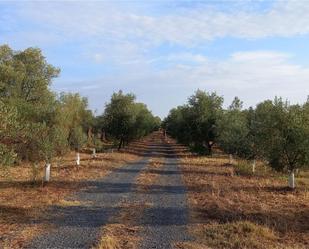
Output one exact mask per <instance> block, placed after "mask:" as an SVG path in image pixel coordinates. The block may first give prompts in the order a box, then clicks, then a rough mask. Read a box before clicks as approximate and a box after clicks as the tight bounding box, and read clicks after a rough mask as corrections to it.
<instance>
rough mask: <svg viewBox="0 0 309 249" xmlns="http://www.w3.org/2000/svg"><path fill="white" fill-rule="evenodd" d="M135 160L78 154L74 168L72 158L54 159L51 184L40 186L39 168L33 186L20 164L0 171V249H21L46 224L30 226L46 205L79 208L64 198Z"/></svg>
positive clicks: (29, 172)
mask: <svg viewBox="0 0 309 249" xmlns="http://www.w3.org/2000/svg"><path fill="white" fill-rule="evenodd" d="M138 158H139V157H137V156H134V155H130V154H124V153H104V154H98V157H97V158H96V159H92V158H91V155H89V154H81V165H80V166H79V167H76V166H75V154H74V153H71V154H69V155H67V156H66V157H64V158H63V159H61V160H60V159H57V160H56V162H57V163H58V165H57V166H55V165H56V164H55V163H54V164H53V165H52V178H51V179H52V181H51V182H50V183H48V184H46V185H45V186H44V187H43V186H42V182H41V180H40V179H42V177H43V168H40V169H39V170H38V176H37V179H39V180H38V181H36V182H35V183H33V167H32V166H31V165H30V164H26V163H24V164H22V165H20V166H16V167H13V168H11V169H10V170H9V172H8V171H4V170H3V169H0V203H1V204H0V248H21V247H22V246H23V245H24V244H25V243H26V242H27V241H29V240H31V239H32V238H33V237H34V236H36V235H37V234H38V233H39V232H41V231H42V230H45V229H47V228H48V224H34V222H33V221H36V220H39V219H40V217H42V216H43V214H44V215H46V214H45V210H46V209H47V208H48V207H49V206H50V205H66V206H72V205H79V204H80V203H79V204H77V203H73V202H70V201H65V200H64V198H65V197H66V196H68V195H69V194H71V193H72V192H74V191H76V190H80V189H82V188H84V187H85V184H84V181H87V180H88V179H95V178H100V177H103V176H105V175H107V174H108V173H110V172H111V171H112V170H113V169H115V168H117V167H120V166H121V165H124V164H125V163H127V162H131V161H135V160H137V159H138Z"/></svg>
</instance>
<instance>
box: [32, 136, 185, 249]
mask: <svg viewBox="0 0 309 249" xmlns="http://www.w3.org/2000/svg"><path fill="white" fill-rule="evenodd" d="M131 149H132V151H135V152H136V153H140V154H141V153H142V154H143V159H142V160H140V161H138V162H135V163H131V164H128V165H125V166H124V167H121V168H120V169H115V170H114V171H113V172H112V173H110V174H109V175H108V176H106V177H104V178H103V179H100V180H95V181H91V180H89V182H87V183H86V185H87V187H86V188H85V189H84V190H83V191H80V192H78V193H76V194H75V195H73V196H72V197H71V198H70V199H68V203H74V205H67V206H54V207H52V208H51V209H50V211H49V215H48V218H46V219H47V220H45V221H44V222H47V223H48V224H50V225H51V226H52V227H53V228H52V229H51V230H50V231H48V232H47V233H45V234H42V235H40V236H39V237H37V238H35V239H34V240H33V241H32V242H31V243H30V244H29V246H28V247H27V248H40V249H42V248H92V247H93V246H95V245H96V244H97V243H98V241H99V240H100V237H101V236H102V229H104V227H107V226H109V225H110V224H114V223H115V222H117V223H126V222H127V218H126V217H124V218H122V219H123V220H121V218H119V217H121V214H123V213H128V214H130V213H132V211H134V210H130V209H132V206H130V205H124V203H126V204H127V203H139V204H141V203H142V204H147V205H143V207H142V208H140V210H138V215H135V216H134V215H133V216H132V217H133V218H134V219H133V223H134V226H135V227H138V228H139V229H138V230H137V232H136V233H137V235H136V236H138V237H139V238H140V239H139V241H138V244H136V248H141V249H150V248H167V249H168V248H173V245H174V243H177V242H183V241H186V240H189V239H190V238H189V236H188V234H187V231H186V225H187V219H188V209H187V204H186V198H185V192H186V190H185V187H184V185H183V184H182V181H181V173H180V169H179V165H178V159H177V158H176V156H175V152H174V148H173V147H172V146H171V145H170V144H168V143H167V142H166V141H165V139H164V137H163V136H162V135H161V134H160V133H154V134H153V135H152V136H150V137H148V138H147V140H145V141H141V142H136V143H134V144H133V145H132V147H131ZM158 157H160V158H161V159H162V158H163V159H162V165H161V166H160V168H157V169H156V168H154V169H151V170H150V171H147V169H148V167H149V165H151V164H150V162H152V161H153V160H156V158H158ZM145 172H146V173H147V172H148V173H150V174H151V176H155V177H153V178H147V175H146V177H145V179H146V180H147V179H148V180H149V179H152V181H151V182H150V183H149V182H148V185H147V186H146V185H145V184H146V183H145V184H144V183H143V181H137V179H138V177H139V176H140V175H141V173H145ZM144 185H145V186H144ZM132 217H131V218H132Z"/></svg>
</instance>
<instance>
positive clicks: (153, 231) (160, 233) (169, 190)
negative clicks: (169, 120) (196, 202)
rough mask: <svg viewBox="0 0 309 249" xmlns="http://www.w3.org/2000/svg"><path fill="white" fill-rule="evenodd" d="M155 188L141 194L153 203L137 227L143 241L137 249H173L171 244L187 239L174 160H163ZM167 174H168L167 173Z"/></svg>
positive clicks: (185, 215)
mask: <svg viewBox="0 0 309 249" xmlns="http://www.w3.org/2000/svg"><path fill="white" fill-rule="evenodd" d="M159 172H161V173H160V175H159V177H158V180H157V182H156V184H155V185H153V186H152V188H150V191H149V192H148V194H146V195H144V197H145V200H146V201H147V202H150V203H153V206H152V207H151V208H147V209H145V211H144V214H143V216H142V219H141V221H140V224H141V225H142V226H143V230H142V233H141V236H142V237H143V238H144V239H143V241H142V243H141V245H140V247H139V248H140V249H151V248H158V249H159V248H160V249H161V248H162V249H169V248H173V244H174V243H177V242H184V241H188V240H190V236H189V235H188V233H187V229H186V225H187V223H188V208H187V203H186V197H185V192H186V190H185V188H184V186H183V184H182V181H181V175H180V172H179V166H178V164H177V159H173V158H169V159H166V160H165V165H164V167H163V168H162V170H160V171H159ZM166 172H168V173H166Z"/></svg>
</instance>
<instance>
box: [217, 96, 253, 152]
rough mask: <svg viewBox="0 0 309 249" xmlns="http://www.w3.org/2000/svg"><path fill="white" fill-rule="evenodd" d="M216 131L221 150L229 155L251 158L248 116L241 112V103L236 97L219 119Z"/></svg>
mask: <svg viewBox="0 0 309 249" xmlns="http://www.w3.org/2000/svg"><path fill="white" fill-rule="evenodd" d="M218 131H219V132H218V133H219V136H218V144H219V146H220V148H221V149H223V150H224V151H225V152H227V153H229V154H235V155H238V156H243V157H250V156H251V154H252V151H251V148H250V144H251V141H250V137H249V133H250V127H249V125H248V115H247V113H246V112H245V111H242V102H241V101H240V100H239V99H238V98H237V97H235V99H234V101H233V103H232V104H231V106H230V107H229V109H228V110H226V111H224V112H223V115H222V116H221V118H220V119H219V121H218Z"/></svg>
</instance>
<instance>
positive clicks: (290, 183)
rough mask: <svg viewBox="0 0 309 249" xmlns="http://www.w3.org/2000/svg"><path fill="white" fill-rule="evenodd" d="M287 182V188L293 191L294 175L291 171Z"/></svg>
mask: <svg viewBox="0 0 309 249" xmlns="http://www.w3.org/2000/svg"><path fill="white" fill-rule="evenodd" d="M288 182H289V187H290V188H291V189H294V188H295V175H294V170H291V172H290V175H289V179H288Z"/></svg>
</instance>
